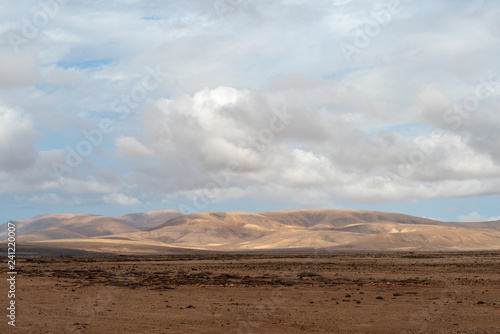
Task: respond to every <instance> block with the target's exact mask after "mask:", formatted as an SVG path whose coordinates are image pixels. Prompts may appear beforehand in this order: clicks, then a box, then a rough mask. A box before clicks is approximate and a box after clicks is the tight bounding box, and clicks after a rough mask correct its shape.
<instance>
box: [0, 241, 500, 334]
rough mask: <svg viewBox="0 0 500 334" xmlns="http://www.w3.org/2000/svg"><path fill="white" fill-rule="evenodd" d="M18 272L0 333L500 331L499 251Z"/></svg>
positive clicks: (108, 259)
mask: <svg viewBox="0 0 500 334" xmlns="http://www.w3.org/2000/svg"><path fill="white" fill-rule="evenodd" d="M17 270H18V275H17V292H16V303H17V304H16V305H17V315H16V326H15V328H14V327H12V326H8V325H7V320H6V319H5V317H4V320H3V321H2V322H1V323H0V329H1V330H0V332H1V333H43V334H49V333H57V334H60V333H500V320H499V319H500V252H498V251H484V252H376V253H374V252H353V253H349V252H321V251H310V252H304V251H303V252H301V253H293V252H288V253H287V252H277V253H272V252H270V253H262V252H261V253H252V252H248V253H227V254H212V253H205V254H175V255H174V254H173V255H80V256H26V257H18V259H17ZM1 290H2V291H7V290H8V287H7V283H6V280H5V279H2V280H1ZM2 299H3V300H4V302H3V303H2V305H6V304H5V303H6V301H5V300H6V293H2Z"/></svg>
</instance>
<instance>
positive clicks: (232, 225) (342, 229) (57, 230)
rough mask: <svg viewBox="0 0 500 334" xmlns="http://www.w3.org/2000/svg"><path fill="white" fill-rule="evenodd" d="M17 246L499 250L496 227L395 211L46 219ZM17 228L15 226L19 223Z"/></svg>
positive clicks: (28, 226)
mask: <svg viewBox="0 0 500 334" xmlns="http://www.w3.org/2000/svg"><path fill="white" fill-rule="evenodd" d="M18 224H20V225H21V227H20V228H19V231H22V232H23V235H21V236H20V237H18V240H19V241H20V242H21V243H28V244H29V245H32V246H36V247H45V248H51V247H54V248H64V249H77V250H81V251H99V252H104V253H123V254H126V253H169V252H170V253H171V252H178V251H193V252H201V251H212V252H231V251H240V252H241V251H245V252H247V251H287V250H294V251H297V250H299V251H300V250H309V251H310V250H318V249H323V250H328V251H357V250H359V251H439V250H443V251H464V250H499V249H500V221H496V222H482V223H452V222H440V221H436V220H431V219H425V218H420V217H414V216H409V215H404V214H398V213H387V212H376V211H360V210H290V211H272V212H261V213H245V212H206V213H194V214H189V215H182V213H180V212H179V211H174V210H167V211H153V212H149V213H138V214H130V215H125V216H120V217H104V216H95V215H53V216H45V217H39V218H36V219H34V220H28V221H19V222H18ZM18 226H19V225H18Z"/></svg>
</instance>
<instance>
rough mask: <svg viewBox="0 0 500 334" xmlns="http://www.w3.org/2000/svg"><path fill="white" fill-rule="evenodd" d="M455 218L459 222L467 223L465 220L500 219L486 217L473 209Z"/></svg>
mask: <svg viewBox="0 0 500 334" xmlns="http://www.w3.org/2000/svg"><path fill="white" fill-rule="evenodd" d="M457 219H458V221H459V222H464V223H467V222H485V221H496V220H500V217H487V216H483V215H481V214H479V213H477V212H476V211H473V212H471V213H469V214H468V215H466V216H458V217H457Z"/></svg>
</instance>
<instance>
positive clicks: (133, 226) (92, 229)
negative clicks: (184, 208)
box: [0, 210, 182, 242]
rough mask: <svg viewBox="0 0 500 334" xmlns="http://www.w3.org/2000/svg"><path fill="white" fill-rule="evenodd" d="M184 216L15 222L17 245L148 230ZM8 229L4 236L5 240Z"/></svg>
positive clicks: (151, 214) (55, 217) (53, 218)
mask: <svg viewBox="0 0 500 334" xmlns="http://www.w3.org/2000/svg"><path fill="white" fill-rule="evenodd" d="M180 215H182V212H180V211H177V210H161V211H151V212H144V213H133V214H128V215H125V216H119V217H107V216H101V215H89V214H55V215H44V216H38V217H35V218H32V219H23V220H18V221H15V224H16V230H17V241H20V242H27V241H42V240H55V239H68V238H89V237H96V236H104V235H113V234H122V233H131V232H139V231H143V230H147V229H149V228H151V227H154V226H156V225H158V224H161V223H163V222H165V221H166V220H169V219H172V218H175V217H178V216H180ZM6 233H7V229H2V231H1V232H0V240H5V238H6Z"/></svg>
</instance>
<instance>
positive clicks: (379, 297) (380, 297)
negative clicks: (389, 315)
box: [375, 296, 384, 299]
mask: <svg viewBox="0 0 500 334" xmlns="http://www.w3.org/2000/svg"><path fill="white" fill-rule="evenodd" d="M375 299H384V297H382V296H377V298H375Z"/></svg>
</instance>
